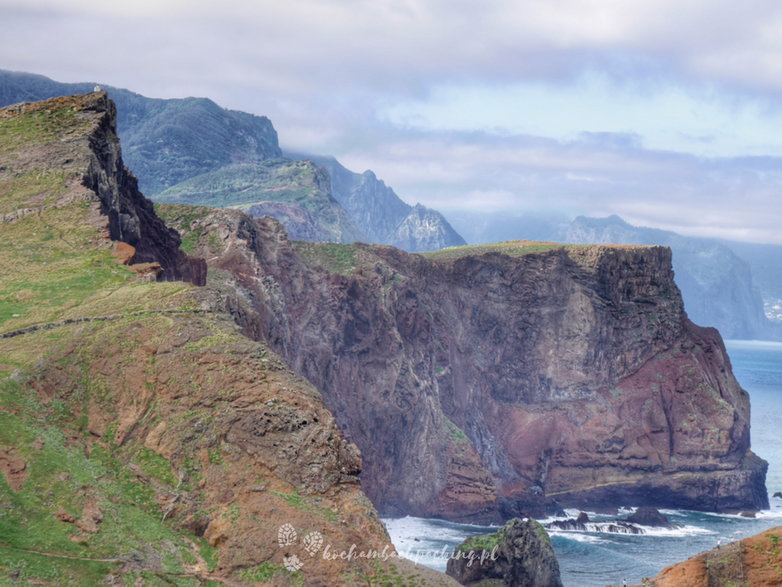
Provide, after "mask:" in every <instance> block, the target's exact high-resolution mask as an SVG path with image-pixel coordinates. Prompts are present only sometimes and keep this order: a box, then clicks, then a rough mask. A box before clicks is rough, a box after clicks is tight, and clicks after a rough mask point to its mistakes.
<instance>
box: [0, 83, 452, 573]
mask: <svg viewBox="0 0 782 587" xmlns="http://www.w3.org/2000/svg"><path fill="white" fill-rule="evenodd" d="M113 117H114V108H113V105H112V103H111V102H110V101H108V100H107V98H106V96H105V94H104V93H102V92H97V93H91V94H88V95H85V96H74V97H71V98H58V99H53V100H49V101H46V102H43V103H38V104H22V105H19V106H16V107H13V108H7V109H3V110H0V215H2V216H1V218H2V221H0V509H1V510H2V511H3V517H2V528H3V531H2V541H0V583H3V584H17V583H24V584H28V583H29V584H51V583H55V584H74V585H97V584H116V583H118V582H121V583H127V584H142V583H143V584H162V583H177V584H205V583H209V584H227V585H255V584H260V585H278V586H283V585H285V586H288V585H302V584H305V583H306V584H309V585H338V584H356V583H361V582H369V581H376V580H379V579H378V577H379V576H380V575H381V574H382V575H389V574H393V575H395V576H396V577H397V578H398V579H399V580H400V581H403V582H406V581H407V579H408V578H409V577H410V576H411V575H413V574H414V570H413V569H412V568H409V567H408V566H406V565H405V563H404V562H403V561H398V560H396V559H395V558H393V555H394V551H393V546H392V545H391V544H390V541H389V539H388V536H387V534H386V532H385V529H384V528H383V526H382V524H381V522H380V521H379V520H378V518H377V515H376V513H375V510H374V508H373V507H372V505H371V503H370V502H369V501H368V500H367V499H366V497H365V496H364V495H363V493H362V491H361V487H360V484H359V479H358V473H359V471H360V470H361V457H360V454H359V452H358V450H357V448H356V446H355V445H354V444H353V443H351V442H349V441H348V440H347V439H346V438H345V437H344V435H343V434H342V433H341V432H340V431H339V429H338V427H337V425H336V423H335V420H334V418H333V416H332V415H331V414H330V413H329V411H328V410H327V409H326V408H325V406H324V404H323V400H322V397H321V395H320V394H319V393H318V392H317V390H315V389H314V388H313V387H312V385H311V384H310V383H308V382H307V381H305V380H304V379H302V378H301V377H300V376H297V375H295V374H294V373H292V372H291V371H290V369H289V368H288V367H287V365H286V364H285V362H284V361H283V360H282V359H281V358H280V357H279V356H278V355H276V354H275V353H274V352H273V351H271V350H270V349H269V348H268V345H266V344H263V343H260V342H257V341H252V340H249V339H248V338H247V337H246V336H243V335H242V334H241V333H240V332H239V330H238V328H237V326H236V324H235V322H234V321H233V320H232V319H231V316H230V315H229V314H227V313H225V312H224V311H223V309H224V307H225V303H224V301H223V296H222V293H221V291H220V290H219V283H218V284H217V286H216V287H212V286H211V285H207V286H206V287H194V286H193V284H192V283H187V282H183V281H169V280H161V281H155V280H139V279H138V278H137V274H136V272H134V271H133V270H132V269H133V268H136V269H138V266H139V265H147V266H149V267H147V269H152V268H154V271H153V274H155V273H157V272H160V271H161V270H162V272H163V275H164V276H166V275H167V276H178V277H180V278H182V279H188V280H190V281H193V282H195V283H201V282H203V277H204V272H203V269H204V267H205V265H204V263H203V261H201V260H194V259H192V258H189V257H187V256H186V255H184V254H183V253H182V252H181V251H179V249H178V248H177V245H178V244H179V236H178V235H177V233H176V232H174V231H172V230H170V229H168V228H167V227H166V225H165V224H164V223H163V222H162V221H161V220H160V218H158V217H157V215H156V214H155V212H154V210H153V208H152V207H151V205H150V203H149V201H148V200H146V199H145V198H143V196H141V194H139V193H138V191H137V190H136V189H135V181H133V178H132V176H130V175H129V174H128V172H127V171H126V170H125V169H124V167H123V166H122V162H121V158H120V152H119V145H118V143H117V141H116V135H115V134H114V118H113ZM115 239H123V241H120V242H117V241H116V240H115ZM113 240H114V241H115V242H112V241H113ZM112 251H114V253H113V252H112ZM115 256H116V257H121V259H122V260H123V261H125V265H123V264H120V263H118V262H117V259H115V258H114V257H115ZM139 261H144V263H139ZM128 264H130V267H128V266H127V265H128ZM199 271H200V272H199ZM162 281H165V282H162ZM351 549H352V550H351ZM326 552H329V553H330V556H326V555H325V553H326ZM349 552H353V557H352V558H348V557H347V553H349ZM370 552H375V553H376V555H375V556H374V558H371V557H370V556H369V555H368V554H366V553H370ZM343 553H344V554H343ZM358 553H365V556H363V557H362V556H359V555H358ZM381 553H385V558H381V557H380V556H379V555H380V554H381ZM389 557H390V558H389ZM418 578H419V579H420V575H418ZM426 584H430V585H440V584H453V582H452V581H451V580H450V579H447V578H445V577H442V576H440V577H438V576H437V574H433V575H432V576H431V577H429V579H428V580H427V582H426Z"/></svg>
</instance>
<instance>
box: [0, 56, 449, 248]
mask: <svg viewBox="0 0 782 587" xmlns="http://www.w3.org/2000/svg"><path fill="white" fill-rule="evenodd" d="M93 87H94V84H92V83H76V84H71V83H60V82H54V81H52V80H49V79H48V78H45V77H44V76H38V75H34V74H26V73H21V72H9V71H3V70H0V106H4V105H8V104H11V103H14V102H19V101H22V100H42V99H46V98H51V97H54V96H57V95H61V94H68V93H85V92H90V91H92V89H93ZM109 89H110V91H111V95H112V97H113V98H115V99H116V100H117V103H118V104H119V115H118V128H119V135H120V136H121V138H122V140H123V146H124V151H125V159H126V161H127V162H128V165H129V166H130V167H131V168H132V169H133V170H134V172H135V173H136V174H138V177H139V185H140V188H141V190H142V191H143V192H145V193H146V194H147V195H148V196H151V197H152V199H153V200H157V196H158V195H159V194H160V193H161V192H164V191H165V190H169V189H172V188H173V189H175V190H176V193H178V194H180V195H181V194H184V193H186V192H187V191H188V190H190V192H191V193H192V188H191V187H190V186H192V181H190V182H189V183H188V181H189V180H193V179H194V178H195V177H197V176H204V174H210V173H211V174H214V175H212V176H211V179H214V178H215V177H219V176H220V175H222V176H223V177H225V176H226V173H227V172H229V171H230V170H231V169H232V168H233V166H237V165H238V166H241V165H253V164H255V165H258V166H259V167H261V168H262V167H263V163H264V162H267V161H269V160H274V159H281V158H282V157H283V153H282V151H281V149H280V147H279V140H278V136H277V132H276V131H275V129H274V127H273V125H272V123H271V121H270V120H269V119H268V118H267V117H265V116H256V115H252V114H248V113H244V112H240V111H235V110H227V109H223V108H221V107H219V106H218V105H217V104H215V103H214V102H212V101H211V100H209V99H207V98H182V99H166V100H163V99H155V98H146V97H144V96H141V95H140V94H136V93H134V92H131V91H129V90H124V89H120V88H109ZM311 158H312V159H318V160H319V161H322V162H327V161H330V158H328V157H315V156H313V157H311ZM280 165H282V163H280ZM288 166H290V167H294V168H295V166H296V162H295V161H290V162H289V163H288ZM337 166H338V168H339V169H340V170H341V172H342V174H343V175H345V174H347V175H349V174H352V172H350V171H348V170H346V169H345V168H344V167H342V166H341V165H339V164H338V163H336V166H331V165H330V164H327V167H330V169H331V170H333V171H335V173H336V169H337ZM368 174H370V175H371V177H372V178H374V181H369V180H368V181H367V184H366V186H364V187H365V189H362V190H359V192H357V194H353V195H352V196H351V195H350V194H351V193H350V192H348V193H345V192H343V191H340V190H339V189H335V190H332V187H331V185H326V184H325V183H322V185H320V186H311V188H310V190H309V194H310V198H308V199H306V200H300V201H298V202H296V203H291V202H289V201H288V202H286V201H284V199H283V201H280V200H278V199H276V196H277V195H278V194H277V192H275V190H273V189H269V188H270V187H271V186H267V185H265V184H264V183H263V180H262V174H261V175H259V176H256V179H255V185H254V186H251V189H253V190H255V191H256V192H259V193H260V192H263V193H264V196H265V197H266V198H268V199H267V200H260V201H257V202H254V203H255V204H257V205H258V207H257V208H256V209H255V211H256V212H257V213H265V214H271V215H272V216H274V217H277V218H278V219H279V220H281V221H283V222H284V223H285V222H287V223H289V224H290V229H291V231H292V232H293V233H294V234H296V235H297V236H299V237H300V238H305V239H306V238H325V239H326V240H330V241H336V242H352V241H353V240H362V241H363V240H373V238H375V237H376V239H375V240H377V242H379V243H381V244H393V245H397V246H399V245H401V246H404V247H405V248H407V249H408V250H411V251H422V250H430V249H433V248H441V247H444V246H453V245H461V244H464V240H463V239H462V238H461V237H460V236H459V235H458V234H457V233H456V232H455V231H454V230H453V228H452V227H451V226H450V225H449V224H448V222H447V221H446V220H445V218H444V217H443V216H442V215H441V214H440V213H439V212H436V211H434V210H429V209H426V210H423V209H422V208H419V207H412V206H409V205H408V204H405V203H404V202H402V201H401V200H400V199H399V198H398V196H397V195H396V194H395V193H394V192H393V190H391V189H390V188H388V187H387V186H385V184H383V182H382V181H378V180H377V178H376V177H375V176H374V173H373V172H365V173H364V174H362V175H361V177H364V176H367V178H369V175H368ZM336 175H337V176H339V173H336ZM353 175H358V174H353ZM235 179H241V176H240V177H238V178H235ZM233 181H234V179H230V178H226V182H225V183H227V184H230V183H232V182H233ZM245 183H246V182H245ZM331 183H332V184H335V185H337V186H340V185H342V184H340V181H339V177H337V179H336V180H335V179H334V178H332V182H331ZM300 187H301V184H297V183H296V182H294V184H293V185H291V186H287V187H286V191H291V190H294V189H298V188H300ZM332 191H333V192H334V193H332ZM336 192H339V193H336ZM215 198H216V199H220V198H222V199H224V198H225V189H224V186H218V187H217V192H216V194H215ZM332 198H336V200H333V199H332ZM199 203H203V202H199ZM343 207H344V208H345V210H343V209H342V208H343ZM324 210H327V211H328V217H329V221H328V222H326V224H321V222H322V220H321V217H320V214H319V213H320V212H322V211H324ZM346 210H347V213H346ZM400 211H404V212H405V213H404V214H400ZM386 216H387V217H388V218H390V219H392V224H393V229H396V228H397V227H398V226H399V227H401V229H400V230H401V232H400V234H399V235H397V234H396V233H395V230H386V229H385V228H383V229H379V228H378V227H384V225H385V223H387V218H386ZM372 235H375V237H373V236H372Z"/></svg>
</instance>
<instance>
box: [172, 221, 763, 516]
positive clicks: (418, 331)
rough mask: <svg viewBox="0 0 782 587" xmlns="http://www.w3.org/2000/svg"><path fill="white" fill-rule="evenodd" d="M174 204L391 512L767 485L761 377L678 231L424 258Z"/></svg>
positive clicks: (698, 496)
mask: <svg viewBox="0 0 782 587" xmlns="http://www.w3.org/2000/svg"><path fill="white" fill-rule="evenodd" d="M166 215H167V217H168V218H169V219H170V220H171V221H172V222H174V223H175V224H176V225H177V227H178V228H179V229H180V230H182V231H184V232H186V233H188V234H193V233H194V231H195V233H196V234H199V235H201V237H200V240H199V246H200V247H201V248H200V250H201V252H202V253H203V254H204V256H206V257H207V258H208V259H210V265H211V267H212V268H213V269H214V270H215V271H217V273H215V275H218V274H219V275H220V276H221V279H223V280H224V281H225V282H226V283H227V284H230V285H231V287H230V288H229V289H230V291H231V292H236V291H239V292H241V295H235V294H233V293H227V294H226V296H225V297H224V298H223V303H224V304H225V305H226V307H228V308H229V309H230V311H232V312H233V314H234V316H235V319H236V320H237V321H238V322H239V323H240V324H241V325H242V326H243V327H244V328H245V331H246V332H247V333H248V334H249V335H251V336H253V337H256V338H260V339H264V340H268V341H269V344H270V345H271V346H272V347H273V348H274V349H275V350H277V351H278V352H279V353H281V354H282V355H283V356H284V357H286V359H287V360H288V361H289V362H290V363H291V365H292V366H293V368H294V370H296V371H297V372H298V373H300V374H302V375H304V376H305V377H307V378H308V379H309V380H310V381H312V382H313V383H314V384H315V385H316V386H317V387H318V389H319V390H320V391H321V393H322V394H323V395H324V399H325V401H326V403H327V405H328V407H329V408H330V409H331V410H332V411H333V413H334V414H335V415H336V418H337V421H338V423H339V425H340V427H341V429H342V430H343V431H344V432H345V433H346V434H347V435H348V437H349V438H350V439H351V440H353V441H354V442H355V443H356V444H357V445H358V446H359V448H360V449H361V451H362V454H363V455H364V472H363V474H362V475H363V477H362V478H363V483H364V487H365V490H366V491H367V493H368V495H369V496H370V498H371V499H372V500H373V502H374V503H375V504H376V505H377V506H378V507H380V508H381V509H382V510H383V511H384V512H385V513H387V514H403V513H408V514H414V515H422V516H441V517H446V518H450V519H473V520H478V519H482V520H497V519H501V518H503V517H509V516H511V515H514V514H517V513H522V512H528V511H542V510H544V509H546V508H549V507H554V506H556V504H557V503H558V504H561V505H573V506H582V507H586V506H600V505H612V506H615V505H616V504H626V505H653V506H666V507H682V508H692V509H706V510H719V511H725V510H731V511H733V510H741V509H756V508H760V507H764V506H765V505H766V504H767V496H766V492H765V486H764V479H765V470H766V464H765V463H764V462H763V461H762V460H761V459H759V458H758V457H756V456H755V455H754V454H753V453H752V452H751V451H750V436H749V398H748V395H747V393H746V392H745V391H744V390H742V389H741V387H740V386H739V384H738V383H737V382H736V380H735V378H734V377H733V375H732V373H731V368H730V361H729V359H728V357H727V354H726V352H725V348H724V346H723V344H722V340H721V338H720V336H719V333H718V332H717V331H715V330H714V329H709V328H701V327H699V326H696V325H695V324H693V323H692V322H690V321H689V320H688V319H687V316H686V314H685V313H684V310H683V307H682V301H681V296H680V293H679V290H678V288H677V287H676V285H675V283H674V280H673V272H672V270H671V254H670V250H669V249H667V248H664V247H654V246H653V247H641V246H567V247H565V246H559V245H553V244H548V245H546V244H542V245H541V244H533V243H506V244H504V245H498V246H496V247H494V248H492V247H480V248H470V247H467V248H466V249H458V248H457V249H453V250H450V251H445V252H443V253H442V254H437V255H432V256H430V257H429V258H426V257H422V256H420V255H410V254H406V253H403V252H401V251H399V250H396V249H392V248H390V247H382V246H368V245H351V246H345V245H326V244H323V245H319V244H313V243H295V242H291V241H289V240H288V238H287V236H286V234H285V232H284V230H283V228H282V227H281V225H279V224H278V223H277V222H274V221H272V220H271V219H255V220H253V219H250V218H248V217H247V216H245V215H242V214H240V213H238V212H233V211H222V210H221V211H210V210H208V209H202V212H201V217H200V218H198V219H193V218H192V216H187V219H188V220H187V222H183V219H185V218H186V216H185V215H183V213H182V210H181V209H180V210H177V209H175V208H171V209H168V212H166ZM210 235H211V236H210Z"/></svg>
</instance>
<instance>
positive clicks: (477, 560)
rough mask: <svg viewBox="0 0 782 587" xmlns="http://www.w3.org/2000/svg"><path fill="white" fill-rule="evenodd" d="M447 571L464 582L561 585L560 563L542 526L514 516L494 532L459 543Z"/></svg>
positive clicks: (531, 586) (522, 586)
mask: <svg viewBox="0 0 782 587" xmlns="http://www.w3.org/2000/svg"><path fill="white" fill-rule="evenodd" d="M446 572H447V573H448V574H449V575H450V576H451V577H453V578H454V579H456V580H457V581H458V582H459V583H460V584H461V585H467V586H468V587H469V586H472V585H480V586H485V587H489V586H492V585H496V586H502V585H505V586H507V587H561V586H562V580H561V579H560V575H559V564H558V563H557V559H556V557H555V556H554V549H553V548H552V547H551V542H550V541H549V537H548V535H547V534H546V531H545V530H544V529H543V527H542V526H541V525H540V524H538V523H537V522H536V521H535V520H531V519H529V518H524V519H523V520H522V519H519V518H513V519H512V520H510V521H509V522H507V523H506V524H505V525H504V526H503V527H502V528H500V529H499V530H498V531H497V532H496V533H495V534H489V535H485V536H476V537H474V538H469V539H467V540H465V541H464V542H463V543H462V544H460V545H459V546H458V547H456V550H454V553H453V555H452V556H451V558H450V559H449V560H448V567H447V570H446Z"/></svg>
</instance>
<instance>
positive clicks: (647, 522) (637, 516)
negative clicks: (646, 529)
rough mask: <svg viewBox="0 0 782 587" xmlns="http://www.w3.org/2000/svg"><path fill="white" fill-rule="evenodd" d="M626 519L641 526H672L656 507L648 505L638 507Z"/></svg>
mask: <svg viewBox="0 0 782 587" xmlns="http://www.w3.org/2000/svg"><path fill="white" fill-rule="evenodd" d="M627 521H628V522H631V523H633V524H639V525H641V526H652V527H657V528H673V524H671V522H669V521H668V518H666V517H665V516H664V515H663V514H661V513H660V512H659V511H658V510H657V509H656V508H653V507H649V506H641V507H639V508H638V509H637V510H635V513H634V514H633V515H632V516H629V517H628V518H627Z"/></svg>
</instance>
